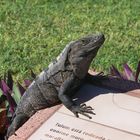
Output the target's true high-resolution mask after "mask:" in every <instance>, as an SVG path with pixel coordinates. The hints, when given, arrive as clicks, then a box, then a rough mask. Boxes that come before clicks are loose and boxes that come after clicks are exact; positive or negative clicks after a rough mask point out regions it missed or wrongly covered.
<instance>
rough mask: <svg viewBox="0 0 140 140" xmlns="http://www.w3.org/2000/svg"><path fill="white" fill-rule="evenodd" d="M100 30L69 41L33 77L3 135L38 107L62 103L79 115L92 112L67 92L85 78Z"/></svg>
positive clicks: (100, 41)
mask: <svg viewBox="0 0 140 140" xmlns="http://www.w3.org/2000/svg"><path fill="white" fill-rule="evenodd" d="M104 40H105V37H104V35H103V34H101V33H100V34H97V35H88V36H86V37H83V38H81V39H78V40H76V41H72V42H70V43H69V44H68V45H66V47H65V48H64V50H63V51H62V53H61V54H60V55H59V56H58V57H57V59H56V60H55V61H54V62H53V63H51V64H50V65H49V66H48V68H47V69H46V70H44V71H43V72H41V74H40V75H39V76H37V77H36V78H35V80H34V81H33V82H32V84H31V85H30V86H29V88H28V89H27V90H26V92H25V93H24V95H23V96H22V98H21V100H20V102H19V104H18V106H17V109H16V111H15V115H14V117H13V121H12V124H11V125H10V127H9V128H8V131H7V138H8V137H9V136H11V135H12V134H15V131H16V130H17V129H18V128H19V127H20V126H22V125H23V124H24V123H25V122H26V121H27V120H28V119H29V118H30V117H31V116H32V115H33V114H35V112H37V111H38V110H40V109H43V108H47V107H51V106H54V105H57V104H59V103H62V104H63V105H64V106H66V107H67V108H68V109H69V110H70V111H71V112H73V113H74V114H75V116H76V117H79V116H78V114H82V115H84V116H86V117H88V118H91V116H89V115H88V113H90V114H94V113H93V111H92V110H93V109H92V107H90V106H86V105H85V104H81V105H77V104H76V103H75V102H74V101H73V100H72V99H71V96H72V95H74V94H75V92H76V90H77V89H78V88H79V87H80V85H81V84H82V83H83V82H84V80H85V79H86V76H87V75H88V69H89V66H90V63H91V62H92V60H93V59H94V57H95V56H96V54H97V52H98V50H99V48H100V47H101V46H102V44H103V43H104Z"/></svg>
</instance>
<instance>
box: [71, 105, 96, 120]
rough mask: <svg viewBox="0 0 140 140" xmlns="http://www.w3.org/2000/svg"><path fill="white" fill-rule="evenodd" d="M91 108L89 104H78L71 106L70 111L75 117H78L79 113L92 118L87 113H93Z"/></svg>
mask: <svg viewBox="0 0 140 140" xmlns="http://www.w3.org/2000/svg"><path fill="white" fill-rule="evenodd" d="M92 110H94V109H93V108H92V107H91V106H86V104H81V105H80V106H73V107H72V109H71V111H72V112H73V113H74V115H75V116H76V117H79V115H78V113H79V114H82V115H84V116H86V117H88V118H89V119H92V117H91V116H90V115H88V114H87V113H89V114H93V115H95V113H94V112H93V111H92Z"/></svg>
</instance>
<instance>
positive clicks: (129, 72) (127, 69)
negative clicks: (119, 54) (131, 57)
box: [123, 64, 135, 81]
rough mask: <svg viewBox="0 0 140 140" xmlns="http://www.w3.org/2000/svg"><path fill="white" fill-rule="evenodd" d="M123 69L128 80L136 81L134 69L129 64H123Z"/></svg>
mask: <svg viewBox="0 0 140 140" xmlns="http://www.w3.org/2000/svg"><path fill="white" fill-rule="evenodd" d="M123 68H124V74H125V76H126V79H127V80H132V81H134V79H135V75H134V74H133V71H132V69H131V68H130V67H129V66H128V65H127V64H123Z"/></svg>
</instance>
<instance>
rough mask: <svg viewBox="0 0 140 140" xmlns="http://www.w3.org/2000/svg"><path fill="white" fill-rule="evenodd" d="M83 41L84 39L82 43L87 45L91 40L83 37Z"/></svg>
mask: <svg viewBox="0 0 140 140" xmlns="http://www.w3.org/2000/svg"><path fill="white" fill-rule="evenodd" d="M81 41H82V45H87V44H88V42H89V40H86V39H82V40H81Z"/></svg>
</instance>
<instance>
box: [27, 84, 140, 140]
mask: <svg viewBox="0 0 140 140" xmlns="http://www.w3.org/2000/svg"><path fill="white" fill-rule="evenodd" d="M87 89H88V90H87ZM89 89H90V90H89ZM95 91H96V92H95ZM79 96H80V97H82V99H80V102H83V101H84V102H86V104H87V105H88V106H92V107H93V108H94V112H95V113H96V115H91V116H92V119H88V118H86V117H85V116H82V115H80V118H76V117H75V116H74V115H73V114H72V112H70V111H69V110H68V109H67V108H65V107H64V106H63V107H61V108H60V109H59V110H58V111H56V112H55V113H54V114H53V115H52V116H51V117H50V118H49V119H48V120H47V121H46V122H45V123H44V124H43V125H42V126H41V127H40V128H39V129H37V130H36V131H35V132H34V133H33V134H32V135H31V136H30V137H29V138H28V140H140V98H136V97H132V96H129V95H126V94H122V93H113V92H112V93H110V92H109V91H108V90H105V89H101V88H98V87H93V86H92V87H90V86H86V87H84V88H83V89H82V92H79V93H78V94H77V98H79ZM92 96H94V98H91V97H92ZM88 97H90V98H91V99H90V100H89V98H88Z"/></svg>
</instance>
